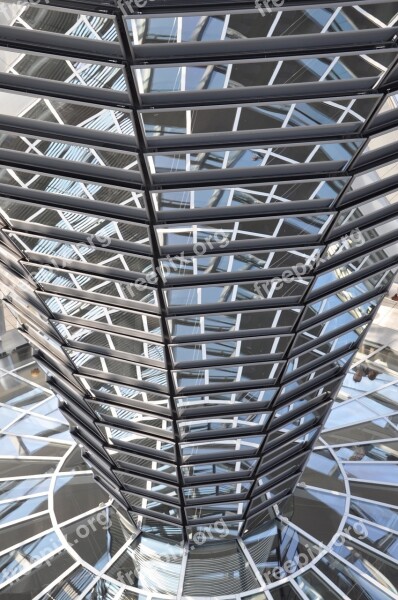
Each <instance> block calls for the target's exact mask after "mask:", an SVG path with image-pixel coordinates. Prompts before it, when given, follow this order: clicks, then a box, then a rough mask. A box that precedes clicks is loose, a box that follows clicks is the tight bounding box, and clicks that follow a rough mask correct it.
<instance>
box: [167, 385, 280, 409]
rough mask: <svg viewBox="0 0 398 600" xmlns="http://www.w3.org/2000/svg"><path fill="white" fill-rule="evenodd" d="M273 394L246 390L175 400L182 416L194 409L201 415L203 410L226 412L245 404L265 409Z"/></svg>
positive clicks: (271, 391) (267, 391) (268, 391)
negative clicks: (223, 410) (222, 410)
mask: <svg viewBox="0 0 398 600" xmlns="http://www.w3.org/2000/svg"><path fill="white" fill-rule="evenodd" d="M275 392H276V390H275V389H266V390H248V391H243V392H242V391H238V392H230V393H228V392H224V393H220V394H209V395H206V396H185V397H179V398H176V399H175V400H176V404H177V410H178V412H179V413H180V414H181V415H184V414H185V413H186V412H188V411H192V410H195V409H197V410H198V411H200V412H201V413H202V412H203V410H206V411H209V410H211V409H212V408H214V409H217V410H220V409H222V408H225V410H228V409H234V408H235V405H238V406H242V405H243V406H244V405H245V404H247V405H248V406H250V407H253V408H260V406H262V405H264V407H265V406H268V405H269V404H270V402H271V400H272V399H273V398H274V396H275Z"/></svg>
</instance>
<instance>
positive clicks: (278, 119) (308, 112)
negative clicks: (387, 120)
mask: <svg viewBox="0 0 398 600" xmlns="http://www.w3.org/2000/svg"><path fill="white" fill-rule="evenodd" d="M374 102H375V101H374V99H372V98H367V99H363V98H361V99H355V98H352V99H351V98H347V99H342V98H333V99H331V100H328V101H325V102H320V101H319V102H316V101H314V102H296V103H294V104H292V103H287V102H280V103H274V104H258V105H254V106H239V107H238V108H235V107H231V108H227V107H225V106H224V107H221V108H220V107H211V108H198V109H192V110H189V111H188V110H173V111H170V110H168V111H160V110H156V111H155V110H152V111H150V112H149V111H148V112H147V111H142V112H141V118H142V120H143V123H144V127H145V133H146V135H147V136H148V137H151V136H165V135H166V136H167V135H188V134H191V135H193V136H195V134H203V133H210V134H212V133H216V132H229V131H257V130H258V129H278V128H281V127H306V126H308V127H311V126H312V127H313V126H316V125H338V124H340V123H358V127H359V126H360V124H361V123H362V122H363V121H364V116H366V115H367V114H368V113H369V111H370V110H371V108H372V106H373V105H374Z"/></svg>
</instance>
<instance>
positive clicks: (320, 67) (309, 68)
mask: <svg viewBox="0 0 398 600" xmlns="http://www.w3.org/2000/svg"><path fill="white" fill-rule="evenodd" d="M394 58H395V53H394V52H391V51H383V52H378V51H377V50H376V51H368V52H367V53H366V54H363V55H361V56H358V55H357V54H348V53H347V54H344V55H342V56H337V57H336V55H335V54H334V55H330V54H329V55H324V56H322V57H320V58H314V57H311V58H310V57H307V58H301V59H294V58H293V59H291V58H286V59H284V61H283V63H282V65H280V64H278V61H276V60H274V59H268V60H263V59H259V60H257V61H256V62H254V61H248V62H246V61H245V62H244V63H243V62H242V63H241V62H239V63H231V62H226V63H218V64H211V65H209V64H208V63H207V64H203V63H199V64H196V65H195V66H192V65H190V64H188V66H186V74H185V77H184V78H183V77H182V74H181V69H180V67H178V66H156V67H150V68H138V67H137V68H136V69H135V76H136V79H137V83H138V88H139V91H140V93H142V94H143V93H154V92H176V91H180V92H181V93H184V91H187V92H190V91H201V90H205V89H211V90H217V89H230V88H236V87H249V86H270V85H281V84H285V85H289V84H293V83H311V82H318V81H320V80H322V81H333V80H343V81H344V80H346V81H347V80H348V81H349V80H353V79H360V78H361V77H374V78H375V84H376V83H377V82H378V81H379V79H380V78H381V77H382V76H383V75H384V73H385V71H386V69H387V68H388V67H389V66H390V64H391V62H392V61H393V60H394ZM369 59H370V60H369ZM372 59H373V60H372ZM292 73H294V77H292ZM112 75H113V73H112ZM108 85H109V84H108Z"/></svg>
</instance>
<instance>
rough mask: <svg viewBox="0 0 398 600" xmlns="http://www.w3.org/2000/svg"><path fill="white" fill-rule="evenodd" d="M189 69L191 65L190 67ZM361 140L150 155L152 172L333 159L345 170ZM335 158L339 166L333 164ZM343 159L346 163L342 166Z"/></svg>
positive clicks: (335, 168) (330, 160) (240, 167)
mask: <svg viewBox="0 0 398 600" xmlns="http://www.w3.org/2000/svg"><path fill="white" fill-rule="evenodd" d="M186 68H187V70H188V69H189V67H186ZM359 146H360V143H359V142H357V141H352V142H349V143H334V144H332V143H325V144H317V145H310V144H306V145H299V146H278V145H275V146H273V147H261V148H259V149H257V148H253V149H250V150H236V149H234V148H230V149H228V150H213V151H211V152H205V153H204V152H201V153H198V152H197V151H192V152H190V153H189V154H185V153H183V152H180V153H177V152H176V153H174V154H161V153H158V154H151V155H148V164H149V166H150V169H151V173H171V172H173V173H174V172H180V171H208V170H213V169H242V168H255V167H268V166H270V165H272V166H275V165H283V164H289V165H291V164H300V163H314V162H322V161H329V162H330V163H331V165H330V168H331V170H338V169H340V170H342V169H343V168H344V167H345V166H346V165H347V163H348V161H349V160H350V159H351V158H352V157H353V156H354V154H355V153H356V151H357V150H358V148H359ZM333 161H335V162H336V165H333ZM340 161H343V165H342V166H341V165H340Z"/></svg>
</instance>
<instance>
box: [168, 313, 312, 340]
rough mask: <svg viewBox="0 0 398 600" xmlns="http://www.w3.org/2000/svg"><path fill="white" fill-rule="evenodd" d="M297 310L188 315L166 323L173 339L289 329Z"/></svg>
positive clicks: (295, 317)
mask: <svg viewBox="0 0 398 600" xmlns="http://www.w3.org/2000/svg"><path fill="white" fill-rule="evenodd" d="M299 311H300V309H298V308H282V309H269V310H255V311H246V312H230V313H214V314H206V315H203V316H201V315H188V316H183V317H174V318H173V319H169V320H168V326H169V330H170V333H171V335H172V336H173V337H174V336H175V337H177V336H178V337H179V338H181V337H184V336H195V337H200V336H203V337H204V336H206V337H207V338H209V337H210V336H211V337H213V336H214V337H215V336H217V335H218V334H220V336H221V335H222V334H224V333H228V332H230V333H235V332H240V331H241V332H242V334H245V333H246V332H252V333H254V332H256V333H258V332H259V331H260V330H261V329H278V328H284V329H285V328H286V329H292V327H293V325H294V323H295V322H296V321H297V318H298V316H299Z"/></svg>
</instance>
